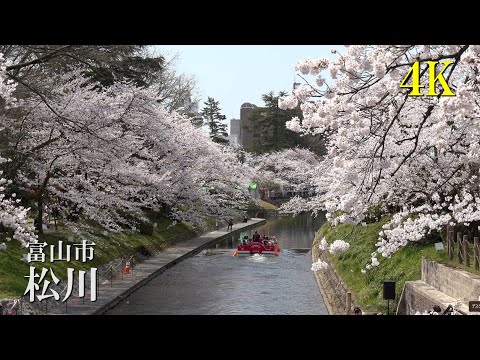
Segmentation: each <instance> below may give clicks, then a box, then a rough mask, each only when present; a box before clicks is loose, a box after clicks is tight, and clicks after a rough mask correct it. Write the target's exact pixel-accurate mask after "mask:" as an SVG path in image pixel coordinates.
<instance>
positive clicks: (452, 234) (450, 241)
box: [448, 229, 455, 260]
mask: <svg viewBox="0 0 480 360" xmlns="http://www.w3.org/2000/svg"><path fill="white" fill-rule="evenodd" d="M449 234H450V236H449V237H448V244H449V245H448V259H449V260H453V250H454V248H455V245H454V241H453V240H454V239H455V232H454V230H453V229H452V230H450V232H449Z"/></svg>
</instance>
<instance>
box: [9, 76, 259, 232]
mask: <svg viewBox="0 0 480 360" xmlns="http://www.w3.org/2000/svg"><path fill="white" fill-rule="evenodd" d="M81 73H82V71H81V70H78V71H72V72H69V73H67V74H64V75H58V76H52V77H51V78H50V79H49V80H45V81H46V83H44V84H43V87H44V88H47V87H48V86H50V89H49V91H48V93H49V94H50V95H49V97H48V99H46V98H45V97H42V96H31V97H29V98H27V99H24V100H23V102H22V111H23V116H22V117H21V120H20V121H19V120H18V117H16V116H15V117H8V116H7V117H5V118H4V120H3V122H4V125H5V127H8V128H9V129H11V136H9V143H8V145H6V146H7V147H8V150H9V151H10V153H13V154H15V164H14V165H15V169H14V171H13V173H14V174H15V176H16V179H15V180H16V181H17V182H18V184H21V185H22V187H23V189H26V190H28V189H31V190H34V191H35V193H36V200H37V202H38V206H37V207H38V212H39V213H38V216H37V218H38V222H39V224H40V226H39V227H40V231H41V221H42V211H43V207H44V203H45V201H46V200H47V198H48V197H50V198H55V199H56V203H55V205H56V206H57V207H58V208H60V209H61V210H62V211H64V212H69V213H70V214H71V213H76V214H77V215H81V216H82V217H84V218H89V219H92V220H94V221H95V222H97V223H98V224H100V225H102V226H104V227H105V228H106V229H109V230H111V231H121V230H122V229H123V228H124V227H125V226H129V227H134V226H135V222H136V220H138V219H139V220H145V217H144V216H143V210H144V209H152V208H155V207H156V206H159V205H160V204H167V205H169V206H170V207H171V208H172V209H173V211H172V214H171V215H172V217H173V218H175V219H177V220H183V221H187V222H190V223H194V224H200V223H201V222H202V221H203V218H204V217H205V216H207V215H215V216H218V215H225V216H231V215H232V213H233V212H234V211H235V210H234V208H235V207H238V206H239V205H241V202H242V201H246V197H245V195H244V193H243V192H242V191H241V189H242V188H245V187H246V184H247V183H248V180H247V179H248V177H249V171H248V169H245V168H244V167H243V166H241V164H239V163H238V162H237V160H236V157H235V154H234V153H233V152H231V151H230V150H228V149H224V148H223V147H220V146H219V145H217V144H215V143H213V142H212V141H211V140H210V139H209V137H208V135H207V134H204V133H202V132H201V131H199V130H198V129H196V128H195V127H194V126H193V125H192V124H191V122H190V120H189V119H188V118H187V117H185V116H182V115H179V114H177V113H175V112H168V111H167V110H165V109H164V108H163V107H162V106H161V105H159V104H158V102H157V101H156V93H155V91H154V90H153V89H150V90H149V89H141V88H139V87H136V86H133V85H132V84H131V83H126V82H117V83H114V84H113V85H111V86H110V87H108V88H100V87H98V86H96V84H95V83H88V82H87V81H86V79H85V78H84V77H82V75H81ZM47 82H48V83H47ZM7 115H8V114H7ZM212 189H213V190H212ZM68 225H69V226H70V227H71V228H72V229H73V230H75V229H76V230H78V229H79V228H80V227H81V226H82V225H81V224H77V223H74V222H71V223H69V224H68Z"/></svg>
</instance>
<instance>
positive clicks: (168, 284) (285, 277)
mask: <svg viewBox="0 0 480 360" xmlns="http://www.w3.org/2000/svg"><path fill="white" fill-rule="evenodd" d="M324 222H325V217H324V216H323V214H319V216H318V217H317V218H313V217H312V216H310V215H309V214H302V215H299V216H296V217H291V216H282V217H273V218H269V219H267V223H266V225H263V226H260V227H259V228H258V229H257V230H258V232H259V233H260V234H262V235H263V234H266V235H267V236H273V235H274V236H276V237H277V239H278V242H279V245H280V247H281V249H282V250H281V252H280V256H278V257H276V256H268V255H266V256H263V255H258V254H256V255H253V256H239V257H234V256H232V254H233V251H234V248H236V245H235V244H236V241H235V243H232V241H226V242H223V243H220V244H217V245H216V246H213V247H212V248H210V249H207V250H203V251H202V252H200V253H199V254H197V255H195V256H192V257H191V258H188V259H186V260H184V261H182V262H180V263H179V264H177V265H175V266H173V267H172V268H170V269H167V270H166V271H165V272H163V273H162V274H160V275H159V276H157V277H156V278H155V279H153V280H152V281H150V282H149V283H148V284H147V285H145V286H144V287H142V288H140V289H139V290H138V291H136V292H135V293H133V294H132V295H131V296H130V297H128V298H127V299H126V300H125V301H123V302H122V303H120V304H119V305H117V306H116V307H115V308H113V309H111V310H110V311H109V312H108V313H107V314H112V315H113V314H118V315H126V314H139V315H140V314H141V315H146V314H162V315H167V314H171V315H174V314H175V315H177V314H179V315H180V314H202V315H213V314H215V315H217V314H219V315H220V314H237V315H244V314H252V315H256V314H269V315H277V314H278V315H280V314H312V315H313V314H316V315H323V314H327V310H326V308H325V304H324V303H323V300H322V297H321V295H320V292H319V290H318V287H317V284H316V282H315V278H314V275H313V272H312V271H311V270H310V267H311V263H312V260H311V250H310V248H311V245H312V241H313V238H314V236H315V231H316V230H317V229H318V228H319V227H320V226H322V224H323V223H324Z"/></svg>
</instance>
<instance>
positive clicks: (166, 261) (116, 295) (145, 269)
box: [48, 218, 265, 315]
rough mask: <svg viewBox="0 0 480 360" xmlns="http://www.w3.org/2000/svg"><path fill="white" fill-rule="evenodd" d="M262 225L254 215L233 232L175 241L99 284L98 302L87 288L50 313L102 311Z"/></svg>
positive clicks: (91, 313)
mask: <svg viewBox="0 0 480 360" xmlns="http://www.w3.org/2000/svg"><path fill="white" fill-rule="evenodd" d="M262 224H265V219H260V218H252V219H250V220H248V222H247V223H240V224H234V225H233V230H232V231H226V228H225V227H224V228H222V229H221V230H218V231H212V232H210V233H207V234H205V235H202V236H200V237H197V238H194V239H191V240H187V241H183V242H180V243H178V244H175V245H174V246H172V247H170V248H168V249H167V250H165V251H163V252H161V253H159V254H157V255H155V256H153V257H152V258H149V259H147V260H146V261H144V262H142V263H139V264H137V265H135V264H134V267H133V269H132V270H133V271H132V273H131V274H124V275H123V279H122V278H121V277H120V276H118V277H116V278H114V279H113V281H112V282H111V283H110V281H104V283H102V284H97V287H98V292H97V301H95V302H91V301H90V293H89V290H88V289H85V299H84V300H85V302H83V299H80V298H73V297H71V298H70V299H69V300H68V302H67V304H66V306H60V307H59V308H57V309H55V310H53V311H51V312H48V314H58V315H61V314H68V315H98V314H103V313H105V312H106V311H108V310H109V309H111V308H112V307H114V306H115V305H116V304H118V303H119V302H121V301H122V300H124V299H125V298H126V297H128V296H129V295H131V294H132V293H133V292H134V291H136V290H137V289H139V288H140V287H142V286H143V285H145V284H146V283H147V282H149V281H150V280H152V279H153V278H155V276H157V275H158V274H160V273H162V272H163V271H165V270H166V269H168V268H169V267H171V266H173V265H175V264H177V263H179V262H180V261H182V260H184V259H186V258H188V257H190V256H192V255H195V254H196V253H198V252H200V251H201V250H203V249H205V248H207V247H209V246H211V245H214V244H215V243H218V242H220V241H222V240H225V239H229V238H230V237H231V236H238V234H240V232H242V231H245V230H249V229H252V228H255V227H256V226H259V225H262Z"/></svg>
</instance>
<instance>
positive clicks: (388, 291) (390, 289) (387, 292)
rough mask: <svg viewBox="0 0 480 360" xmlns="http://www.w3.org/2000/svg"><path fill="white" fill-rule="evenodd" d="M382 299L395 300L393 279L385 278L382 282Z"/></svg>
mask: <svg viewBox="0 0 480 360" xmlns="http://www.w3.org/2000/svg"><path fill="white" fill-rule="evenodd" d="M383 299H384V300H395V281H388V280H386V281H384V282H383Z"/></svg>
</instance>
